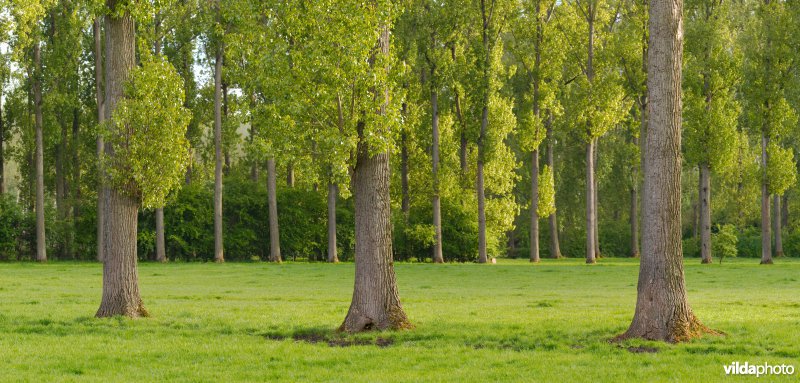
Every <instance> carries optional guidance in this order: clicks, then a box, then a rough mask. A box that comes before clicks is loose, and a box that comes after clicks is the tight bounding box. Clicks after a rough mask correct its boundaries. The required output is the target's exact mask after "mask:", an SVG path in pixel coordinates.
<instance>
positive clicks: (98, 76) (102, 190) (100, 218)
mask: <svg viewBox="0 0 800 383" xmlns="http://www.w3.org/2000/svg"><path fill="white" fill-rule="evenodd" d="M92 33H93V36H94V82H95V100H96V101H97V123H98V124H99V125H102V124H103V123H104V122H105V119H106V118H105V115H106V114H105V109H106V108H105V96H104V92H103V87H104V84H103V44H102V43H101V34H102V32H101V29H100V17H96V18H95V19H94V22H93V23H92ZM104 153H105V143H104V140H103V135H102V134H100V133H98V134H97V178H98V181H99V182H98V184H97V260H98V261H100V262H103V258H104V257H103V251H104V249H105V245H104V244H103V239H104V238H105V235H103V229H104V228H105V227H106V224H105V216H106V214H105V210H106V209H105V205H106V203H105V201H106V198H105V196H106V195H107V194H108V193H106V187H105V181H104V179H105V173H104V172H103V166H102V161H101V159H102V158H103V154H104Z"/></svg>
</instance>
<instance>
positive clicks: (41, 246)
mask: <svg viewBox="0 0 800 383" xmlns="http://www.w3.org/2000/svg"><path fill="white" fill-rule="evenodd" d="M33 65H34V79H33V110H34V114H35V120H34V121H35V122H34V124H35V130H36V159H35V160H36V261H37V262H47V246H46V244H45V232H44V142H43V132H42V79H41V76H42V55H41V46H40V44H39V43H38V42H37V43H35V44H34V46H33Z"/></svg>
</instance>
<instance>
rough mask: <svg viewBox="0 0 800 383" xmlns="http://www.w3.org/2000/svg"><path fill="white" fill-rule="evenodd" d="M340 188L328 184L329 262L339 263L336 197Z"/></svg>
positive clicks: (330, 183) (331, 183)
mask: <svg viewBox="0 0 800 383" xmlns="http://www.w3.org/2000/svg"><path fill="white" fill-rule="evenodd" d="M338 194H339V187H338V186H336V184H335V183H333V182H328V262H330V263H339V256H338V255H337V250H336V197H337V195H338Z"/></svg>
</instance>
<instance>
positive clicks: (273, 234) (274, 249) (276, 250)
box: [267, 157, 283, 263]
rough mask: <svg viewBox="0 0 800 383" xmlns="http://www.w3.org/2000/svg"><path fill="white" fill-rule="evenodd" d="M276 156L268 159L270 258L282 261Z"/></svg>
mask: <svg viewBox="0 0 800 383" xmlns="http://www.w3.org/2000/svg"><path fill="white" fill-rule="evenodd" d="M275 173H276V172H275V158H273V157H270V158H269V159H267V199H268V203H269V260H270V262H277V263H281V261H282V260H283V259H282V258H281V242H280V234H279V231H278V230H279V227H278V197H277V192H276V190H275V189H276V186H277V181H276V178H277V175H276V174H275Z"/></svg>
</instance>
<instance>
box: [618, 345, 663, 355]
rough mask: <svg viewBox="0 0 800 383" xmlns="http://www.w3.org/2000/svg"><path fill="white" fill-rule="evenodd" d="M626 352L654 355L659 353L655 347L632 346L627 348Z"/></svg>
mask: <svg viewBox="0 0 800 383" xmlns="http://www.w3.org/2000/svg"><path fill="white" fill-rule="evenodd" d="M626 350H628V352H632V353H634V354H654V353H657V352H658V349H657V348H655V347H647V346H639V347H634V346H630V347H627V348H626Z"/></svg>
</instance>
